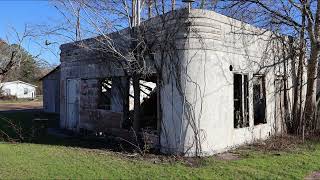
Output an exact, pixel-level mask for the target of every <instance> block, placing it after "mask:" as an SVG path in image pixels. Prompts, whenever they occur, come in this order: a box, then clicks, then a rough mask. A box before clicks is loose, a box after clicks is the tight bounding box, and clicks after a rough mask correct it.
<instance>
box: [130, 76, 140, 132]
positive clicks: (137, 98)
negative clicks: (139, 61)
mask: <svg viewBox="0 0 320 180" xmlns="http://www.w3.org/2000/svg"><path fill="white" fill-rule="evenodd" d="M132 83H133V92H134V118H133V129H134V130H135V131H136V132H137V131H139V128H140V82H139V76H138V75H137V74H136V73H135V74H134V75H133V77H132Z"/></svg>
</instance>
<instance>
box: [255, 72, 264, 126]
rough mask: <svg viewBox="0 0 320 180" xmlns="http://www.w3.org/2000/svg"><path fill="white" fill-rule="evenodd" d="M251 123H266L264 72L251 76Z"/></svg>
mask: <svg viewBox="0 0 320 180" xmlns="http://www.w3.org/2000/svg"><path fill="white" fill-rule="evenodd" d="M252 80H253V81H252V88H253V90H252V91H253V92H252V96H253V99H252V101H253V124H254V125H255V126H256V125H259V124H266V123H267V117H266V115H267V98H266V97H267V96H266V77H265V75H264V74H254V75H253V78H252Z"/></svg>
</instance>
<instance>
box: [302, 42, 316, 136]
mask: <svg viewBox="0 0 320 180" xmlns="http://www.w3.org/2000/svg"><path fill="white" fill-rule="evenodd" d="M318 55H319V51H318V48H317V46H316V45H311V54H310V60H309V65H308V72H307V92H306V102H305V121H306V122H305V123H306V128H307V129H308V130H314V129H315V128H316V124H317V122H316V121H317V119H316V118H315V112H316V85H317V83H316V79H317V70H318Z"/></svg>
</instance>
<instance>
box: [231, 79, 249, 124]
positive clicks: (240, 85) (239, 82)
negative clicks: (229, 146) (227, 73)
mask: <svg viewBox="0 0 320 180" xmlns="http://www.w3.org/2000/svg"><path fill="white" fill-rule="evenodd" d="M249 100H250V99H249V74H248V73H234V74H233V115H234V118H233V122H234V123H233V124H234V128H245V127H250V113H249V112H250V108H249V102H250V101H249Z"/></svg>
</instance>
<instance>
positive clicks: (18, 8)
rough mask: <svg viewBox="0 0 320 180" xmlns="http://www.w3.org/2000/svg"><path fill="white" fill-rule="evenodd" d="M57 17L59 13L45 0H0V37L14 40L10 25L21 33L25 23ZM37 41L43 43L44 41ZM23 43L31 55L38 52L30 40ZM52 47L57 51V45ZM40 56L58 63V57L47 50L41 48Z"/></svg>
mask: <svg viewBox="0 0 320 180" xmlns="http://www.w3.org/2000/svg"><path fill="white" fill-rule="evenodd" d="M59 17H60V14H59V12H58V11H57V10H56V9H55V7H54V6H53V5H52V4H51V3H50V2H48V1H45V0H0V38H2V39H7V38H6V37H9V38H8V39H9V42H14V39H13V36H12V32H13V31H12V28H11V27H14V28H15V29H16V30H17V31H18V32H21V33H22V32H23V31H24V28H25V24H31V25H36V24H45V23H48V22H49V21H50V20H51V19H57V18H59ZM10 34H11V35H10ZM8 35H9V36H8ZM39 43H41V44H42V43H43V44H44V42H39ZM23 45H24V47H25V48H26V49H27V51H29V52H30V53H31V54H33V55H37V54H39V53H40V50H41V48H40V46H39V45H36V44H34V43H31V42H30V41H26V42H25V43H24V44H23ZM54 49H55V51H56V52H57V51H58V46H56V47H55V48H54ZM40 57H41V58H43V59H45V60H46V61H48V62H49V63H51V64H58V63H59V57H57V56H55V55H54V53H52V52H50V51H47V50H43V49H42V50H41V56H40Z"/></svg>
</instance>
